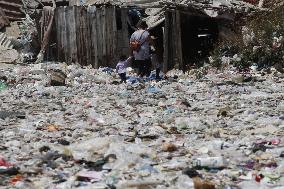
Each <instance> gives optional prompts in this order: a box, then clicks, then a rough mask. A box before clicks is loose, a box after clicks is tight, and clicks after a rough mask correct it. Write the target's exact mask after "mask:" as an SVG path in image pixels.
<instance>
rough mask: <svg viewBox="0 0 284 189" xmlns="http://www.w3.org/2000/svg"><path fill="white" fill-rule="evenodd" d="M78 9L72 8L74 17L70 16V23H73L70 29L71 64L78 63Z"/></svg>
mask: <svg viewBox="0 0 284 189" xmlns="http://www.w3.org/2000/svg"><path fill="white" fill-rule="evenodd" d="M75 9H76V7H74V6H73V7H72V15H71V16H70V22H71V23H72V25H71V28H70V36H71V40H70V46H71V62H73V63H76V62H78V57H77V44H76V38H77V36H76V19H75V17H76V10H75Z"/></svg>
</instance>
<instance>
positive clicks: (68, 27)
mask: <svg viewBox="0 0 284 189" xmlns="http://www.w3.org/2000/svg"><path fill="white" fill-rule="evenodd" d="M65 12H66V15H65V20H66V46H65V50H66V60H65V61H66V62H67V63H70V62H72V59H71V56H72V55H71V54H72V48H71V47H72V46H71V40H72V37H73V36H71V35H70V34H71V32H70V30H72V27H74V23H72V20H71V17H72V16H73V14H74V13H73V10H72V7H66V8H65Z"/></svg>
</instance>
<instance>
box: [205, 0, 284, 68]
mask: <svg viewBox="0 0 284 189" xmlns="http://www.w3.org/2000/svg"><path fill="white" fill-rule="evenodd" d="M283 9H284V4H283V3H282V4H280V3H279V4H277V3H276V2H275V4H274V6H273V7H272V8H271V10H269V11H265V12H259V13H256V14H255V15H254V16H252V18H247V20H246V25H244V26H243V27H242V31H241V34H240V35H239V36H238V37H235V38H234V39H232V41H225V42H223V43H222V44H220V46H219V47H218V48H216V50H215V52H214V53H213V55H212V57H211V59H210V60H211V61H210V62H211V64H212V65H215V66H216V67H222V66H224V65H227V64H233V65H234V66H236V67H238V68H240V69H247V68H249V67H251V66H252V67H254V69H258V70H261V69H268V68H270V67H274V68H275V69H277V70H278V71H280V72H284V70H283V68H284V29H283V28H284V22H283V19H284V15H283ZM263 23H265V24H263Z"/></svg>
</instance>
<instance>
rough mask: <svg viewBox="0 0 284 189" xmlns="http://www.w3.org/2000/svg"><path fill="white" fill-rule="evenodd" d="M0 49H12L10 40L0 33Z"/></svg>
mask: <svg viewBox="0 0 284 189" xmlns="http://www.w3.org/2000/svg"><path fill="white" fill-rule="evenodd" d="M0 48H2V49H12V48H13V45H12V42H11V40H10V39H8V37H7V35H6V34H5V33H1V32H0Z"/></svg>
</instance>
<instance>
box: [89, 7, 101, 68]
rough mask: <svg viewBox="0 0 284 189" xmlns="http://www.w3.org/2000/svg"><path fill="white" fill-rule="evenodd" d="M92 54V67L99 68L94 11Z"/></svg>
mask: <svg viewBox="0 0 284 189" xmlns="http://www.w3.org/2000/svg"><path fill="white" fill-rule="evenodd" d="M91 24H92V36H91V39H92V56H93V61H94V63H93V65H94V68H96V69H97V68H99V66H98V43H97V41H98V36H97V28H96V27H97V16H96V12H95V13H93V14H92V22H91Z"/></svg>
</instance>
